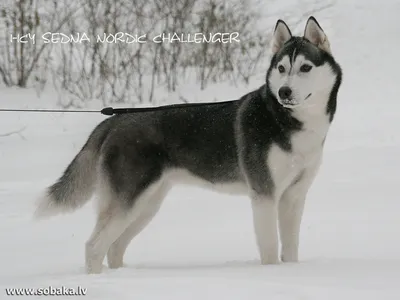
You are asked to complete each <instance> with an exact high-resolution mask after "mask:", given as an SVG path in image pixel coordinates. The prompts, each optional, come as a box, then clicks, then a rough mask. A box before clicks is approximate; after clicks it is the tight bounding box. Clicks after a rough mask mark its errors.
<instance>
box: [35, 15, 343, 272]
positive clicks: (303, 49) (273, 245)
mask: <svg viewBox="0 0 400 300" xmlns="http://www.w3.org/2000/svg"><path fill="white" fill-rule="evenodd" d="M271 49H272V53H273V57H272V59H271V63H270V66H269V69H268V72H267V76H266V83H265V84H264V85H263V86H261V87H260V88H259V89H257V90H255V91H253V92H250V93H249V94H247V95H244V96H243V97H241V98H240V99H238V100H233V101H226V102H220V103H217V104H215V103H214V104H211V103H204V105H197V106H192V105H186V106H180V107H176V108H173V107H172V108H167V109H166V108H164V109H159V108H154V110H151V111H148V112H140V113H131V114H121V115H116V116H113V117H111V118H108V119H106V120H105V121H103V122H102V123H100V124H99V125H98V126H97V127H96V128H95V129H94V131H93V132H92V134H91V135H90V137H89V139H88V141H87V142H86V144H85V145H84V146H83V148H82V149H81V151H80V152H79V153H78V154H77V156H76V157H75V158H74V160H73V161H72V162H71V163H70V165H69V166H68V167H67V169H66V170H65V172H64V174H63V175H62V176H61V177H60V179H59V180H58V181H57V182H56V183H55V184H54V185H52V186H51V187H49V188H48V190H47V191H46V193H45V194H44V196H43V197H42V198H40V201H39V204H38V207H37V211H36V216H38V217H45V216H51V215H54V214H56V213H62V212H71V211H73V210H75V209H77V208H79V207H81V206H83V205H84V204H85V203H86V202H87V201H88V200H89V199H90V198H91V196H92V195H93V193H94V192H95V191H96V192H97V195H98V200H99V204H100V205H99V212H98V217H97V223H96V226H95V228H94V230H93V233H92V235H91V237H90V238H89V240H88V241H87V243H86V270H87V272H88V273H100V272H101V271H102V262H103V259H104V258H105V256H107V259H108V265H109V267H110V268H119V267H122V266H123V256H124V253H125V250H126V248H127V246H128V245H129V243H130V241H131V240H132V239H133V238H134V237H135V236H136V235H137V234H138V233H139V232H140V231H141V230H142V229H143V228H145V227H146V225H147V224H148V223H149V222H150V221H151V219H152V218H153V217H154V216H155V214H156V213H157V211H158V210H159V209H160V206H161V203H162V201H163V199H164V198H165V196H166V194H167V193H168V191H169V190H170V188H171V187H172V186H173V185H174V184H175V183H189V184H200V185H202V186H204V187H206V188H211V189H214V190H216V191H221V192H227V193H231V194H247V195H249V197H250V198H251V204H252V210H253V218H254V228H255V235H256V240H257V244H258V248H259V253H260V258H261V263H262V264H276V263H278V262H279V261H280V258H281V260H282V261H283V262H296V261H298V248H299V231H300V223H301V218H302V214H303V207H304V202H305V198H306V195H307V191H308V190H309V188H310V186H311V184H312V182H313V179H314V178H315V176H316V174H317V171H318V168H319V166H320V163H321V157H322V152H323V145H324V141H325V138H326V136H327V133H328V129H329V125H330V124H331V122H332V120H333V117H334V115H335V110H336V96H337V93H338V90H339V86H340V84H341V78H342V72H341V69H340V67H339V65H338V64H337V63H336V61H335V59H334V58H333V56H332V54H331V49H330V45H329V42H328V39H327V37H326V35H325V33H324V32H323V30H322V29H321V27H320V26H319V24H318V23H317V21H316V20H315V19H314V18H313V17H310V18H309V19H308V21H307V24H306V27H305V31H304V36H303V37H294V36H292V34H291V32H290V30H289V28H288V26H287V25H286V24H285V23H284V22H283V21H282V20H279V21H278V22H277V24H276V27H275V32H274V36H273V41H272V46H271ZM278 232H279V234H280V238H281V254H280V256H279V242H278Z"/></svg>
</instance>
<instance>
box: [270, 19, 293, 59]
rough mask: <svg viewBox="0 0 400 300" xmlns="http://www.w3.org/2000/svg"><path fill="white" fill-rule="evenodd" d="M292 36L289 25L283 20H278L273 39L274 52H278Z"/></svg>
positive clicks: (272, 49) (272, 48) (272, 47)
mask: <svg viewBox="0 0 400 300" xmlns="http://www.w3.org/2000/svg"><path fill="white" fill-rule="evenodd" d="M291 37H292V33H291V32H290V29H289V27H288V26H287V25H286V23H285V22H283V21H282V20H280V19H279V20H278V22H276V26H275V30H274V35H273V37H272V41H271V51H272V53H273V54H275V53H276V52H278V51H279V50H280V49H281V48H282V46H283V44H284V43H286V42H287V41H288V40H290V38H291Z"/></svg>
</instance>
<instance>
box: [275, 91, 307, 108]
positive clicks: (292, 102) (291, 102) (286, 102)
mask: <svg viewBox="0 0 400 300" xmlns="http://www.w3.org/2000/svg"><path fill="white" fill-rule="evenodd" d="M311 95H312V94H311V93H310V94H308V96H307V97H306V98H305V99H304V101H306V100H307V99H308V98H310V97H311ZM279 102H280V103H281V105H282V106H283V107H286V108H294V107H297V106H300V103H299V102H297V101H296V100H293V98H292V97H289V98H288V99H279Z"/></svg>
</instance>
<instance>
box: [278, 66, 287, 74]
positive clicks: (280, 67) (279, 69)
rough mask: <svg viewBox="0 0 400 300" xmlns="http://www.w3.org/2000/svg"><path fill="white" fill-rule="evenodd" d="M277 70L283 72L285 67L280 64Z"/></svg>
mask: <svg viewBox="0 0 400 300" xmlns="http://www.w3.org/2000/svg"><path fill="white" fill-rule="evenodd" d="M278 71H279V73H283V72H285V67H284V66H282V65H280V66H279V67H278Z"/></svg>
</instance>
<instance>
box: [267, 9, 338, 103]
mask: <svg viewBox="0 0 400 300" xmlns="http://www.w3.org/2000/svg"><path fill="white" fill-rule="evenodd" d="M271 51H272V54H273V57H272V60H271V65H270V68H269V71H268V74H267V85H268V87H269V89H270V90H271V92H272V93H273V94H274V96H275V97H276V99H277V100H278V102H279V103H280V104H281V105H282V106H284V107H289V108H294V109H295V108H296V107H299V106H302V105H303V104H305V103H309V104H313V105H314V104H316V103H313V102H315V101H321V99H326V101H329V99H330V98H331V97H330V95H331V93H337V89H338V88H339V85H340V80H341V70H340V67H339V65H338V64H337V63H336V62H335V60H334V58H333V57H332V53H331V48H330V44H329V41H328V38H327V36H326V35H325V33H324V31H323V30H322V28H321V26H320V25H319V24H318V22H317V20H316V19H315V18H314V17H310V18H309V19H308V21H307V24H306V26H305V30H304V36H303V37H297V36H292V33H291V31H290V29H289V27H288V26H287V25H286V23H285V22H284V21H282V20H278V22H277V23H276V26H275V31H274V35H273V38H272V43H271ZM334 100H335V101H336V94H335V99H334ZM322 105H327V103H323V104H322Z"/></svg>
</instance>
